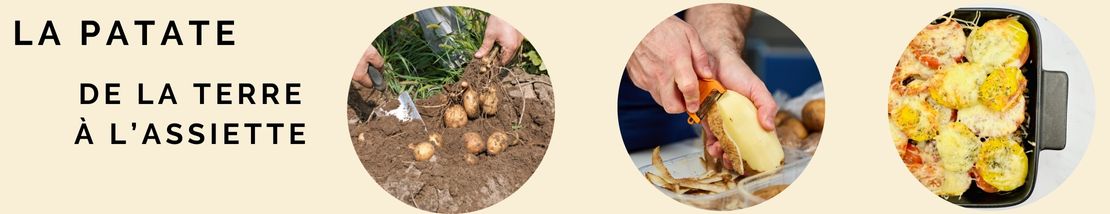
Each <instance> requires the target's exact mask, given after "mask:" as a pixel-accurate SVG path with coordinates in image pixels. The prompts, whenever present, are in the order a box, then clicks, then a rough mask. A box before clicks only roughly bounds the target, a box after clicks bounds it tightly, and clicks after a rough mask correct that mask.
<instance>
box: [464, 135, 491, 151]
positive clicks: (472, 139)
mask: <svg viewBox="0 0 1110 214" xmlns="http://www.w3.org/2000/svg"><path fill="white" fill-rule="evenodd" d="M463 142H465V143H466V152H467V153H470V154H478V153H481V152H482V151H485V150H486V141H483V140H482V136H479V135H478V133H475V132H467V133H465V134H463Z"/></svg>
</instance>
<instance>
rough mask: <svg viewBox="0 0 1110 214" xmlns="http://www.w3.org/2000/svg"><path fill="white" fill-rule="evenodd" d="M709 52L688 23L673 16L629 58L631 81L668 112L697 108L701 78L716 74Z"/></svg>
mask: <svg viewBox="0 0 1110 214" xmlns="http://www.w3.org/2000/svg"><path fill="white" fill-rule="evenodd" d="M710 61H711V60H710V56H709V54H707V53H706V52H705V49H704V48H703V47H702V45H701V41H700V40H699V39H698V33H697V32H695V31H694V29H693V28H691V27H690V25H689V24H687V23H686V22H683V21H682V20H680V19H678V17H674V16H671V17H669V18H667V19H666V20H663V22H661V23H659V25H656V26H655V28H654V29H652V30H651V32H648V35H647V36H645V37H644V40H643V41H640V45H638V46H637V47H636V50H634V51H633V52H632V58H631V59H629V60H628V64H627V65H626V67H627V68H628V77H629V78H630V79H631V80H632V83H633V84H635V85H636V87H639V88H640V89H643V90H645V91H648V93H651V98H652V99H654V100H655V102H656V103H658V104H659V105H660V106H662V107H663V109H664V110H665V111H666V112H667V113H671V114H678V113H684V112H696V111H697V110H698V107H699V105H701V103H700V102H701V101H700V96H699V92H698V78H713V69H712V68H711V65H710Z"/></svg>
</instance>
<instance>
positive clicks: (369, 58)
mask: <svg viewBox="0 0 1110 214" xmlns="http://www.w3.org/2000/svg"><path fill="white" fill-rule="evenodd" d="M383 64H385V60H383V59H382V56H381V55H379V54H378V49H376V48H374V45H370V46H369V47H366V51H365V52H363V53H362V58H359V60H358V64H357V65H355V72H354V74H352V75H351V80H354V81H355V82H358V84H359V85H362V87H366V88H373V87H374V81H373V80H370V76H369V75H368V74H366V70H367V69H368V68H369V66H374V68H376V69H378V70H379V71H380V70H382V65H383Z"/></svg>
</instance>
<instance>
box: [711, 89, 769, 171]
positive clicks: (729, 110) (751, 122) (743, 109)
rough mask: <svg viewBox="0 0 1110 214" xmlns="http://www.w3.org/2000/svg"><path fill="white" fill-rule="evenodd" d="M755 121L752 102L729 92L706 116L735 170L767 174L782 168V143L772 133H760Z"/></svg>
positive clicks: (762, 131) (718, 100)
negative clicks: (769, 171)
mask: <svg viewBox="0 0 1110 214" xmlns="http://www.w3.org/2000/svg"><path fill="white" fill-rule="evenodd" d="M757 118H758V117H757V116H756V108H755V105H754V104H752V101H751V100H749V99H748V98H747V97H744V95H741V94H740V93H737V92H735V91H731V90H730V91H725V93H724V94H721V96H720V98H718V99H717V102H716V103H715V104H714V106H712V107H711V109H710V110H709V112H708V115H706V124H707V125H708V126H709V130H710V131H712V132H713V134H714V135H716V136H717V138H718V140H719V143H720V144H721V148H722V149H723V150H724V151H725V155H728V157H729V160H730V161H731V163H729V164H731V165H732V167H733V169H735V170H737V171H741V170H743V171H754V172H766V171H768V170H773V169H776V168H778V167H780V166H782V162H783V159H784V158H785V154H784V153H783V150H782V144H780V143H779V139H778V138H777V136H776V135H775V133H774V132H771V131H766V130H763V126H762V125H760V123H759V119H757ZM745 166H746V167H749V168H750V169H745V168H744V167H745Z"/></svg>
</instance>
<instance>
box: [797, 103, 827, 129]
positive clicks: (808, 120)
mask: <svg viewBox="0 0 1110 214" xmlns="http://www.w3.org/2000/svg"><path fill="white" fill-rule="evenodd" d="M802 122H804V123H805V125H806V128H807V129H809V131H811V132H820V131H822V130H824V129H825V99H816V100H812V101H809V103H806V106H805V107H802Z"/></svg>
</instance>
